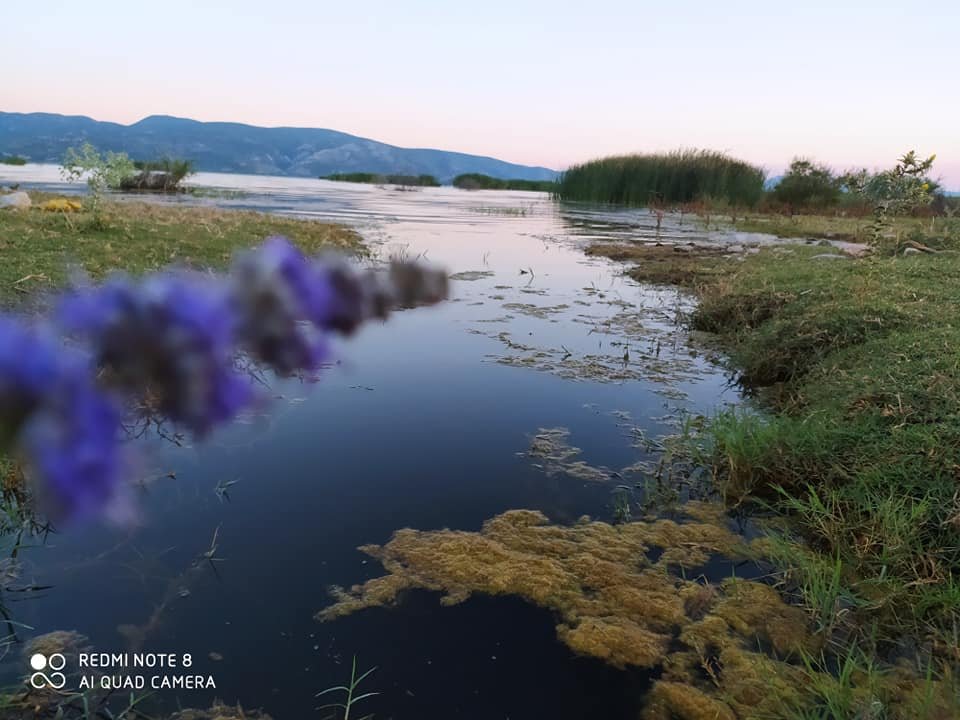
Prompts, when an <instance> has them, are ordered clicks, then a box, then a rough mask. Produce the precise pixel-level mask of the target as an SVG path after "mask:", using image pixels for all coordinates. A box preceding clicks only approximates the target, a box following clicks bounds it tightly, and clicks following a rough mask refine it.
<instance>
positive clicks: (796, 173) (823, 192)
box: [772, 158, 841, 215]
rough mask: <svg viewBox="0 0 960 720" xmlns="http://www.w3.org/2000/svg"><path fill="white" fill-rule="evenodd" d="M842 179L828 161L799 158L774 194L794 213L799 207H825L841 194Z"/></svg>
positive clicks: (835, 201)
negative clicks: (816, 161) (831, 168)
mask: <svg viewBox="0 0 960 720" xmlns="http://www.w3.org/2000/svg"><path fill="white" fill-rule="evenodd" d="M840 192H841V190H840V182H839V181H838V180H837V178H836V177H834V175H833V172H832V171H831V170H830V168H828V167H827V166H826V165H818V164H815V163H814V162H812V161H810V160H806V159H803V158H795V159H794V160H793V162H792V163H790V168H789V169H788V170H787V173H786V175H784V176H783V178H782V179H781V180H780V182H779V183H777V186H776V187H775V188H774V189H773V193H772V195H773V198H774V200H777V201H779V202H782V203H784V204H785V205H787V207H788V208H789V209H790V214H791V215H792V214H793V213H794V212H795V211H796V210H799V209H811V208H825V207H829V206H831V205H835V204H836V203H837V201H838V200H839V198H840Z"/></svg>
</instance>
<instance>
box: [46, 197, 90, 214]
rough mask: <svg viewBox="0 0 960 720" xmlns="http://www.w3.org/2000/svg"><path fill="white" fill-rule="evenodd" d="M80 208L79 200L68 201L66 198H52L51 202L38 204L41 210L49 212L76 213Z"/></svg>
mask: <svg viewBox="0 0 960 720" xmlns="http://www.w3.org/2000/svg"><path fill="white" fill-rule="evenodd" d="M82 207H83V206H82V205H81V204H80V201H79V200H68V199H67V198H54V199H53V200H47V201H46V202H43V203H40V209H41V210H49V211H51V212H54V211H59V212H77V211H79V210H80V208H82Z"/></svg>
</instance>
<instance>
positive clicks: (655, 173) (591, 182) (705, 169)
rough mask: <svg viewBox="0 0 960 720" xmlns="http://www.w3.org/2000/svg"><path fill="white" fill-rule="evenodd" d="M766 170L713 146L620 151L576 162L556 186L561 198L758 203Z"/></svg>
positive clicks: (658, 203) (634, 203)
mask: <svg viewBox="0 0 960 720" xmlns="http://www.w3.org/2000/svg"><path fill="white" fill-rule="evenodd" d="M765 180H766V173H765V172H764V170H763V169H762V168H759V167H757V166H755V165H751V164H749V163H747V162H744V161H743V160H737V159H736V158H732V157H730V156H728V155H725V154H724V153H720V152H715V151H711V150H675V151H673V152H669V153H652V154H642V155H620V156H614V157H607V158H601V159H599V160H592V161H590V162H586V163H583V164H580V165H574V166H572V167H571V168H569V169H568V170H567V171H566V172H565V173H563V175H562V177H561V178H560V181H559V183H558V185H557V190H556V196H557V197H558V198H559V199H560V200H577V201H585V202H593V203H609V204H616V205H631V206H662V205H664V204H674V203H690V202H706V201H712V202H719V203H725V204H729V205H733V206H739V207H753V206H754V205H756V203H757V202H759V200H760V199H761V198H762V197H763V190H764V182H765Z"/></svg>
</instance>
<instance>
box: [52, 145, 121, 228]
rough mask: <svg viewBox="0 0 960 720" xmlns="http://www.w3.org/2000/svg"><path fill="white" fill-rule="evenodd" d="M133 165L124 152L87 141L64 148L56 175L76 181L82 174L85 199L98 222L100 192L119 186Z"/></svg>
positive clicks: (101, 196) (100, 200) (101, 194)
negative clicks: (102, 150)
mask: <svg viewBox="0 0 960 720" xmlns="http://www.w3.org/2000/svg"><path fill="white" fill-rule="evenodd" d="M135 172H136V167H135V166H134V164H133V161H132V160H131V159H130V158H129V157H127V154H126V153H115V152H109V151H108V152H107V153H106V154H104V155H101V154H100V152H99V151H98V150H97V149H96V148H95V147H94V146H93V145H91V144H90V143H84V144H83V145H81V146H80V148H79V149H77V148H67V152H66V154H65V155H64V156H63V165H62V166H61V167H60V175H61V176H62V177H63V178H64V179H65V180H66V181H67V182H77V181H78V180H81V179H83V178H84V177H85V178H86V181H87V187H88V188H90V195H89V196H88V197H87V199H86V203H87V205H88V208H89V209H90V211H91V212H92V213H93V217H94V222H98V223H99V222H102V218H101V215H100V212H101V209H102V207H101V206H102V201H103V194H104V193H105V192H106V191H107V190H108V189H112V188H119V187H120V183H121V182H122V181H123V179H124V178H126V177H129V176H130V175H133V174H134V173H135Z"/></svg>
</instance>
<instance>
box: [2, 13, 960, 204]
mask: <svg viewBox="0 0 960 720" xmlns="http://www.w3.org/2000/svg"><path fill="white" fill-rule="evenodd" d="M3 16H4V31H3V53H2V55H3V58H4V68H3V71H2V72H0V110H6V111H13V112H36V111H43V112H58V113H64V114H80V115H89V116H90V117H93V118H96V119H98V120H111V121H115V122H122V123H130V122H135V121H137V120H139V119H140V118H142V117H144V116H146V115H151V114H167V115H176V116H180V117H190V118H195V119H198V120H229V121H236V122H246V123H250V124H254V125H264V126H283V125H286V126H300V127H325V128H332V129H336V130H341V131H344V132H349V133H353V134H356V135H361V136H364V137H369V138H373V139H376V140H380V141H383V142H388V143H391V144H394V145H400V146H404V147H437V148H442V149H445V150H459V151H462V152H470V153H477V154H481V155H492V156H494V157H498V158H501V159H505V160H510V161H513V162H520V163H526V164H533V165H546V166H548V167H552V168H556V169H563V168H564V167H566V166H568V165H570V164H571V163H575V162H580V161H584V160H588V159H591V158H595V157H600V156H604V155H610V154H616V153H625V152H637V151H657V150H669V149H674V148H678V147H688V148H690V147H697V148H710V149H716V150H723V151H726V152H729V153H731V154H733V155H735V156H737V157H740V158H743V159H746V160H749V161H751V162H756V163H759V164H762V165H763V166H764V167H766V168H767V169H768V170H769V171H770V172H771V174H776V173H778V172H780V171H782V169H783V168H784V167H785V166H786V165H787V164H788V163H789V162H790V160H791V158H793V157H795V156H803V157H811V158H814V159H817V160H820V161H823V162H826V163H828V164H830V165H832V166H834V167H836V168H838V169H846V168H851V167H855V166H857V167H864V166H865V167H869V168H875V167H884V166H890V165H892V164H893V163H894V162H895V160H896V158H897V157H898V156H899V155H901V154H903V152H905V151H906V150H909V149H916V150H917V151H918V153H921V154H924V155H929V154H932V153H936V154H937V162H936V165H935V174H936V175H939V176H940V177H942V178H943V179H944V180H945V181H946V185H947V186H948V187H949V188H952V189H957V190H960V92H958V91H957V89H956V77H957V71H958V70H960V43H958V42H957V35H956V33H957V31H958V28H960V2H957V0H946V1H942V0H927V1H926V2H924V3H908V2H904V1H902V0H900V1H899V2H887V1H886V0H874V1H873V2H855V1H853V0H833V1H832V2H821V1H820V0H811V1H810V2H804V3H791V4H789V5H788V4H785V3H776V2H769V0H768V1H767V2H739V1H737V0H725V1H724V2H718V1H717V0H678V1H675V2H663V0H660V1H659V2H656V3H652V2H646V1H645V0H632V1H627V2H619V1H616V2H615V1H612V0H594V1H593V2H584V1H583V0H581V1H580V2H577V3H570V2H566V1H565V0H553V2H549V3H548V2H539V1H536V2H524V0H509V1H504V0H484V1H483V2H458V1H457V0H443V1H438V2H423V1H420V0H354V1H353V2H338V3H329V2H324V1H323V0H271V1H270V2H264V1H263V0H257V1H256V2H253V1H251V0H189V1H186V0H163V2H159V3H149V2H142V3H141V2H131V0H86V1H85V2H77V1H76V0H46V1H45V2H38V3H26V2H12V3H4V9H3Z"/></svg>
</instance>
